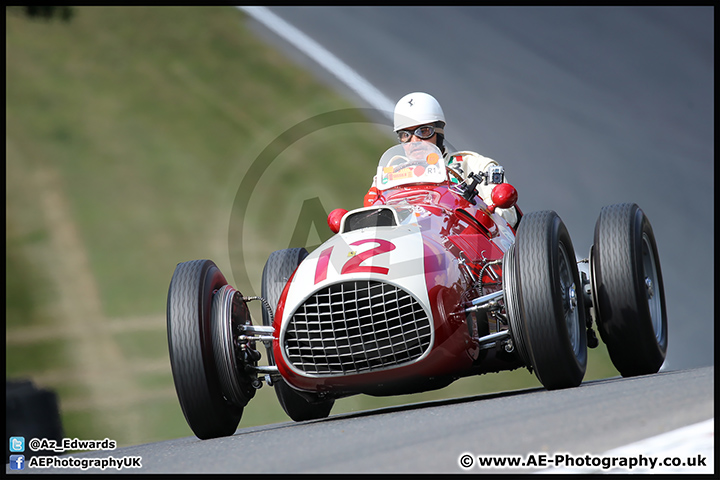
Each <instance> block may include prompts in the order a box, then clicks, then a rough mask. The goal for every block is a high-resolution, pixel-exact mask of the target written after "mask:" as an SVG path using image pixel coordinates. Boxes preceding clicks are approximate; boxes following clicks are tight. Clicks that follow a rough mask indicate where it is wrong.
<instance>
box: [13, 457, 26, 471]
mask: <svg viewBox="0 0 720 480" xmlns="http://www.w3.org/2000/svg"><path fill="white" fill-rule="evenodd" d="M24 469H25V455H10V470H24Z"/></svg>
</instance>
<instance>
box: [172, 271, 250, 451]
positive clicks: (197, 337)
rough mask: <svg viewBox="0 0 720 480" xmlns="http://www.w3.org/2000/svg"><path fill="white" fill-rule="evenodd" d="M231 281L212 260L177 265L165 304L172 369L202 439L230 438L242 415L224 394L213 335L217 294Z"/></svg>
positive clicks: (188, 415)
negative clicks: (214, 298) (217, 367)
mask: <svg viewBox="0 0 720 480" xmlns="http://www.w3.org/2000/svg"><path fill="white" fill-rule="evenodd" d="M226 284H227V281H226V280H225V277H224V276H223V274H222V273H221V272H220V270H219V269H218V267H217V266H216V265H215V263H213V262H212V261H211V260H194V261H191V262H184V263H180V264H178V265H177V267H176V268H175V272H174V273H173V276H172V280H171V281H170V287H169V290H168V298H167V331H168V349H169V352H170V366H171V368H172V374H173V380H174V382H175V390H176V391H177V395H178V400H179V401H180V407H181V408H182V411H183V414H184V415H185V420H187V423H188V425H189V426H190V428H191V429H192V431H193V433H194V434H195V435H196V436H197V437H198V438H200V439H203V440H204V439H208V438H215V437H223V436H228V435H232V434H233V433H235V431H236V430H237V426H238V424H239V423H240V418H241V417H242V412H243V409H242V408H240V407H237V406H234V405H231V404H230V403H229V402H228V401H227V400H226V399H225V398H224V397H223V394H222V390H221V386H220V380H219V377H218V372H217V369H216V366H215V360H214V356H213V347H212V335H211V307H212V300H213V294H214V292H215V291H217V290H218V289H219V288H221V287H222V286H224V285H226Z"/></svg>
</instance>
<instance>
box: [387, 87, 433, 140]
mask: <svg viewBox="0 0 720 480" xmlns="http://www.w3.org/2000/svg"><path fill="white" fill-rule="evenodd" d="M434 122H443V126H444V124H445V114H444V113H443V111H442V108H441V107H440V104H439V103H438V101H437V100H435V97H433V96H432V95H428V94H427V93H423V92H413V93H408V94H407V95H405V96H404V97H402V98H401V99H400V100H399V101H398V102H397V104H396V105H395V115H394V123H395V131H396V132H397V131H398V130H402V129H404V128H408V127H414V126H415V125H424V124H427V123H434Z"/></svg>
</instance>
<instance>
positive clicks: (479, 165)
mask: <svg viewBox="0 0 720 480" xmlns="http://www.w3.org/2000/svg"><path fill="white" fill-rule="evenodd" d="M453 156H455V159H456V161H457V160H458V157H460V158H462V160H461V163H460V165H461V168H462V170H463V175H464V176H465V178H466V179H467V177H468V175H469V174H470V173H471V172H472V173H481V172H486V171H487V169H488V168H489V167H491V166H496V165H500V164H499V163H498V162H496V161H495V160H493V159H492V158H489V157H485V156H483V155H480V154H479V153H475V152H470V151H464V152H458V153H456V154H453ZM505 183H509V182H507V177H505ZM477 188H478V195H479V196H480V198H482V200H483V202H485V203H486V204H487V205H490V204H491V203H492V199H491V194H492V191H493V188H495V185H494V184H492V183H489V184H487V185H485V182H482V183H480V184H479V185H478V186H477ZM495 212H497V213H498V214H499V215H500V216H501V217H503V218H504V219H505V220H507V222H508V223H509V224H510V225H512V227H513V228H515V227H516V225H517V223H518V214H517V210H516V208H515V207H511V208H497V209H495Z"/></svg>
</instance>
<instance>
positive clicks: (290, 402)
mask: <svg viewBox="0 0 720 480" xmlns="http://www.w3.org/2000/svg"><path fill="white" fill-rule="evenodd" d="M307 256H308V252H307V250H305V249H304V248H288V249H285V250H278V251H275V252H273V253H271V254H270V257H269V258H268V260H267V262H266V263H265V268H264V269H263V274H262V297H263V298H264V299H265V300H267V301H268V303H269V304H270V306H271V308H272V311H273V313H275V310H276V308H277V304H278V301H279V300H280V296H281V295H282V292H283V289H284V288H285V284H286V283H287V281H288V279H289V278H290V276H291V275H292V274H293V272H295V269H296V268H297V267H298V265H300V262H302V261H303V260H304V259H305V257H307ZM271 323H272V322H271V319H270V315H268V313H267V312H266V311H265V310H263V325H268V326H269V325H271ZM276 333H279V332H276ZM267 352H268V363H269V364H270V365H275V359H274V358H273V354H272V350H271V349H270V348H268V349H267ZM273 388H274V389H275V393H276V394H277V397H278V400H279V401H280V405H281V406H282V408H283V410H285V413H287V414H288V416H289V417H290V418H292V419H293V420H295V421H296V422H300V421H303V420H315V419H318V418H325V417H327V416H328V415H330V410H331V409H332V407H333V404H334V403H335V401H334V400H332V399H330V400H322V399H320V397H318V396H317V395H314V394H308V393H303V394H300V393H298V392H297V391H296V390H294V389H293V388H292V387H290V386H289V385H288V384H287V383H286V382H285V381H284V380H278V381H276V382H274V384H273Z"/></svg>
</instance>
